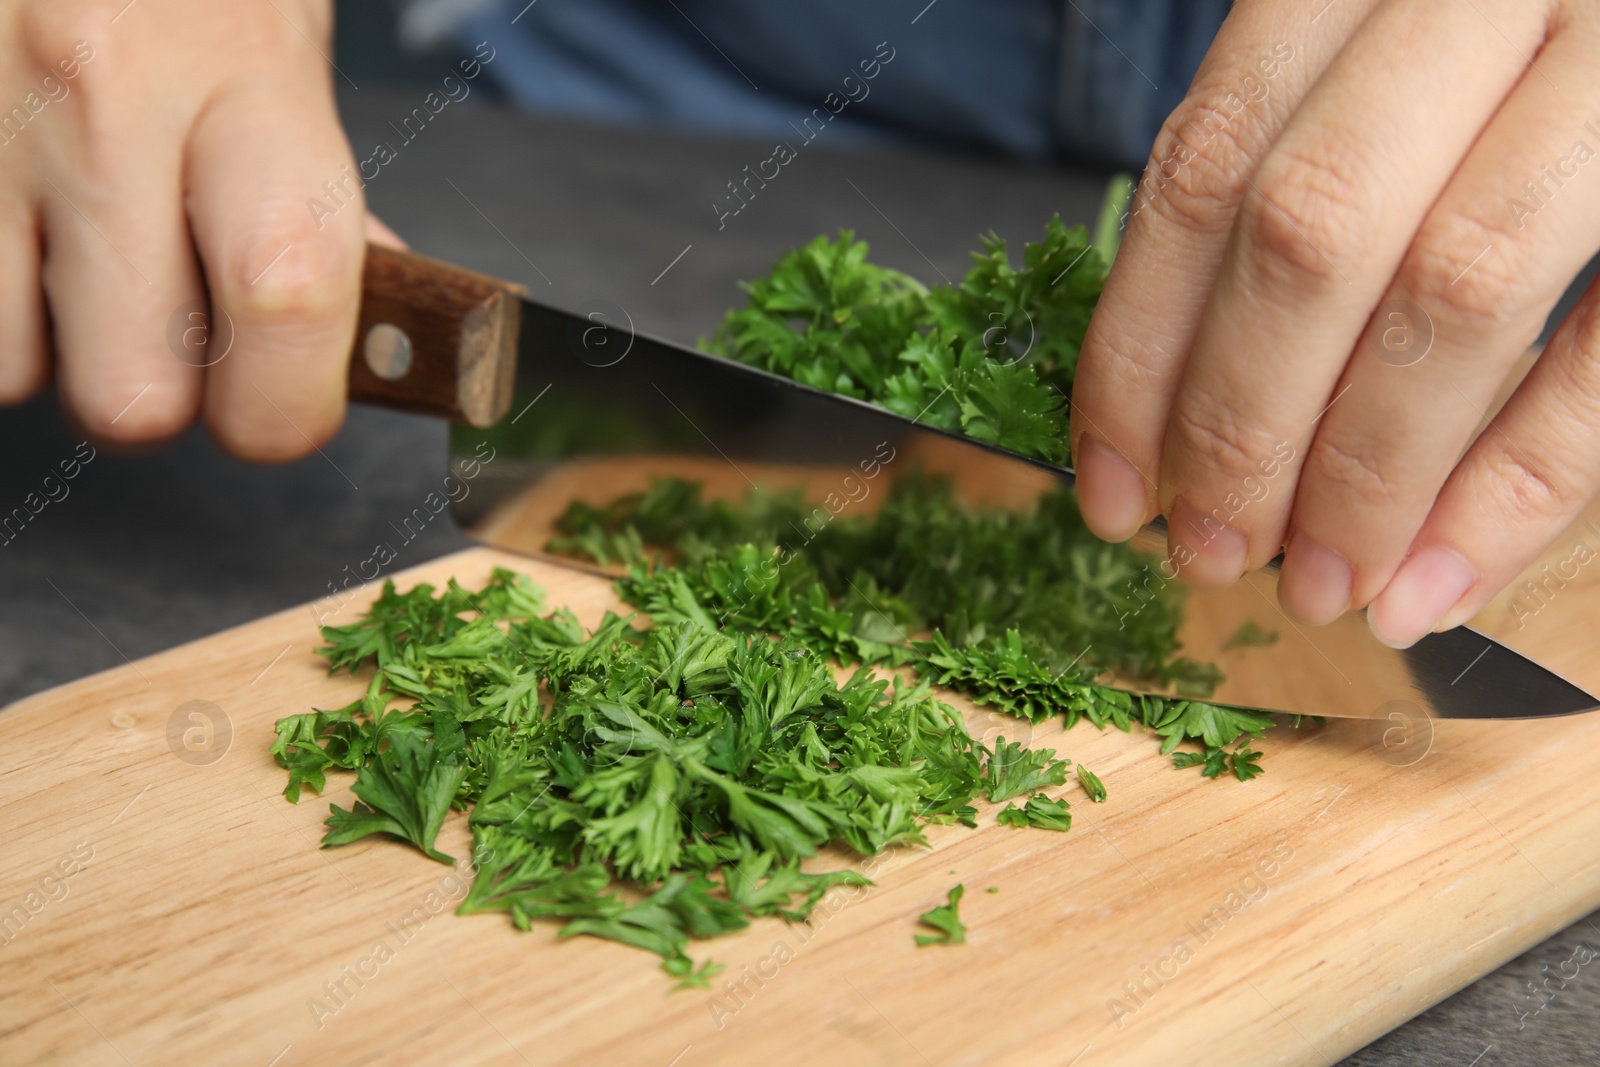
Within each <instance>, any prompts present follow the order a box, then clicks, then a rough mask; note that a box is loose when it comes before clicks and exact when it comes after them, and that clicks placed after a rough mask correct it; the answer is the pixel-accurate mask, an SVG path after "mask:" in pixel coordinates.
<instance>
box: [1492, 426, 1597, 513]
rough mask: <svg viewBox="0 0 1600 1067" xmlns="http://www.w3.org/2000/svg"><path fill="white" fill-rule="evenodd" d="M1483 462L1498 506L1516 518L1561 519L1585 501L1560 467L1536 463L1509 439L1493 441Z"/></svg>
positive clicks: (1500, 509)
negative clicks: (1564, 475)
mask: <svg viewBox="0 0 1600 1067" xmlns="http://www.w3.org/2000/svg"><path fill="white" fill-rule="evenodd" d="M1483 463H1484V467H1485V469H1486V472H1487V473H1488V475H1489V477H1490V479H1491V491H1492V493H1493V496H1494V497H1495V499H1497V500H1498V502H1499V505H1500V506H1499V508H1498V509H1497V510H1499V511H1501V512H1503V513H1509V516H1510V518H1511V519H1512V521H1514V522H1521V523H1530V524H1532V523H1545V522H1549V521H1552V520H1557V519H1561V518H1563V517H1565V516H1566V515H1567V514H1569V513H1570V512H1571V511H1572V510H1573V509H1575V508H1576V507H1577V506H1578V505H1579V504H1581V502H1582V501H1581V500H1579V499H1578V494H1576V493H1574V492H1573V491H1572V490H1571V489H1569V488H1568V484H1569V483H1568V481H1567V480H1566V479H1565V478H1563V477H1562V476H1561V475H1560V473H1559V468H1556V467H1554V466H1552V465H1550V464H1549V463H1548V462H1545V463H1537V464H1536V463H1535V462H1534V461H1533V460H1532V458H1531V457H1529V456H1528V455H1527V454H1526V453H1525V452H1523V451H1522V450H1521V449H1519V448H1517V447H1516V446H1514V445H1512V444H1510V443H1509V442H1505V441H1493V442H1490V443H1489V445H1488V448H1487V449H1486V450H1485V452H1484V455H1483Z"/></svg>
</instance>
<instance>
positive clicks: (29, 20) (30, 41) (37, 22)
mask: <svg viewBox="0 0 1600 1067" xmlns="http://www.w3.org/2000/svg"><path fill="white" fill-rule="evenodd" d="M20 15H21V17H20V21H19V23H18V24H17V31H16V32H17V44H18V45H19V46H20V48H21V50H22V53H23V55H25V56H26V57H27V58H28V59H29V60H30V61H31V62H32V63H33V64H34V65H36V66H38V67H40V68H49V69H52V70H56V71H58V72H62V73H64V71H63V69H62V67H61V64H63V63H68V64H70V63H71V62H72V61H73V60H78V61H79V63H80V65H81V63H83V62H87V59H88V57H89V56H91V55H92V54H93V53H94V52H95V51H96V49H95V48H94V46H93V45H92V44H91V43H90V42H95V41H103V40H105V39H107V38H108V37H109V36H110V35H109V33H108V32H107V31H109V30H110V28H111V20H112V19H113V18H114V17H115V16H116V9H115V8H114V7H113V6H112V5H111V4H110V3H109V2H103V0H55V2H52V3H48V4H27V5H25V6H24V7H23V9H22V11H21V13H20Z"/></svg>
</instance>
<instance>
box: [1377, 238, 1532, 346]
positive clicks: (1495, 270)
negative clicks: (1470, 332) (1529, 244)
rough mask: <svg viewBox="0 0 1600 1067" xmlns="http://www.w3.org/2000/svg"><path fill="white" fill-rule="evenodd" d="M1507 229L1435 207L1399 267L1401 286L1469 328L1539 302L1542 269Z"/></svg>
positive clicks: (1500, 320) (1506, 319)
mask: <svg viewBox="0 0 1600 1067" xmlns="http://www.w3.org/2000/svg"><path fill="white" fill-rule="evenodd" d="M1518 247H1519V246H1518V243H1517V242H1516V241H1515V240H1513V239H1512V238H1511V235H1510V234H1509V232H1508V231H1507V230H1505V229H1504V228H1501V227H1497V226H1495V225H1493V224H1492V223H1489V222H1487V221H1486V220H1484V219H1481V218H1477V217H1474V216H1472V215H1470V214H1465V213H1462V212H1459V211H1450V212H1436V213H1435V214H1434V215H1433V216H1431V217H1430V218H1429V219H1428V221H1427V222H1426V223H1424V224H1423V227H1422V229H1421V231H1420V232H1419V233H1418V234H1417V237H1416V240H1415V241H1414V242H1413V243H1412V246H1411V250H1410V251H1409V252H1408V253H1407V254H1406V260H1405V262H1404V263H1403V264H1402V265H1401V268H1400V279H1399V282H1400V288H1401V289H1402V290H1403V291H1405V292H1408V293H1410V294H1411V295H1412V296H1413V298H1414V299H1415V300H1416V301H1417V302H1418V303H1419V304H1420V305H1421V306H1423V307H1425V308H1427V309H1428V310H1429V313H1430V314H1434V313H1435V312H1437V313H1438V315H1440V316H1442V317H1444V318H1445V319H1447V320H1448V321H1451V322H1454V323H1457V324H1459V325H1462V326H1466V327H1498V326H1504V325H1507V324H1508V323H1510V322H1511V321H1512V320H1514V319H1516V318H1519V317H1520V316H1521V315H1522V314H1524V313H1526V311H1527V310H1528V308H1530V307H1532V306H1533V305H1534V304H1535V303H1536V301H1537V294H1535V293H1534V292H1533V291H1532V289H1531V283H1532V282H1533V281H1534V280H1535V279H1536V278H1537V277H1538V272H1537V271H1534V270H1531V269H1529V268H1530V267H1531V264H1529V263H1525V262H1523V261H1522V259H1523V257H1522V256H1520V255H1519V254H1518Z"/></svg>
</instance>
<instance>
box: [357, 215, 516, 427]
mask: <svg viewBox="0 0 1600 1067" xmlns="http://www.w3.org/2000/svg"><path fill="white" fill-rule="evenodd" d="M526 292H527V290H525V289H523V288H522V287H521V286H520V285H512V284H511V283H510V282H502V281H499V280H497V279H495V278H490V277H488V276H487V275H483V274H476V273H474V272H472V271H469V270H463V269H462V268H460V267H457V266H453V265H452V264H449V263H444V262H441V261H440V260H437V259H429V258H428V257H427V256H419V255H417V254H416V253H414V252H396V251H395V250H393V249H391V248H383V247H381V246H379V245H374V244H369V245H367V261H366V270H365V273H364V274H363V276H362V279H361V321H360V324H359V325H358V326H357V328H356V340H355V349H354V351H352V352H351V354H350V399H352V400H362V401H365V402H367V403H369V404H378V405H381V406H383V407H390V408H399V409H400V410H402V411H415V412H419V413H421V414H424V415H442V416H444V417H445V418H448V419H452V420H455V421H457V422H468V423H471V424H472V425H474V426H489V425H492V424H493V423H495V422H498V421H499V420H500V418H501V416H503V415H504V414H505V413H506V410H507V409H508V408H510V406H511V395H512V391H513V389H514V388H515V386H516V373H517V330H518V327H519V325H520V324H521V321H522V312H521V308H520V306H519V303H518V298H519V297H520V296H522V295H523V294H525V293H526Z"/></svg>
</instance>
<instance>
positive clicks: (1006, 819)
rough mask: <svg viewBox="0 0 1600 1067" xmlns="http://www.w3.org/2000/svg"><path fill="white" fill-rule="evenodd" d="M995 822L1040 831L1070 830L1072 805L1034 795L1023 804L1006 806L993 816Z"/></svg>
mask: <svg viewBox="0 0 1600 1067" xmlns="http://www.w3.org/2000/svg"><path fill="white" fill-rule="evenodd" d="M995 821H996V822H1000V823H1005V824H1007V825H1010V826H1036V827H1038V828H1039V829H1041V830H1061V831H1063V832H1065V831H1067V830H1070V829H1072V805H1070V804H1068V803H1067V802H1066V801H1065V800H1052V799H1051V798H1049V797H1047V796H1045V795H1044V794H1043V793H1034V794H1033V795H1031V796H1029V797H1028V799H1027V800H1026V801H1024V802H1023V805H1022V807H1020V808H1019V807H1017V805H1016V804H1015V803H1011V804H1007V805H1006V806H1005V807H1004V808H1002V809H1001V810H1000V812H999V813H998V814H997V815H995Z"/></svg>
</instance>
